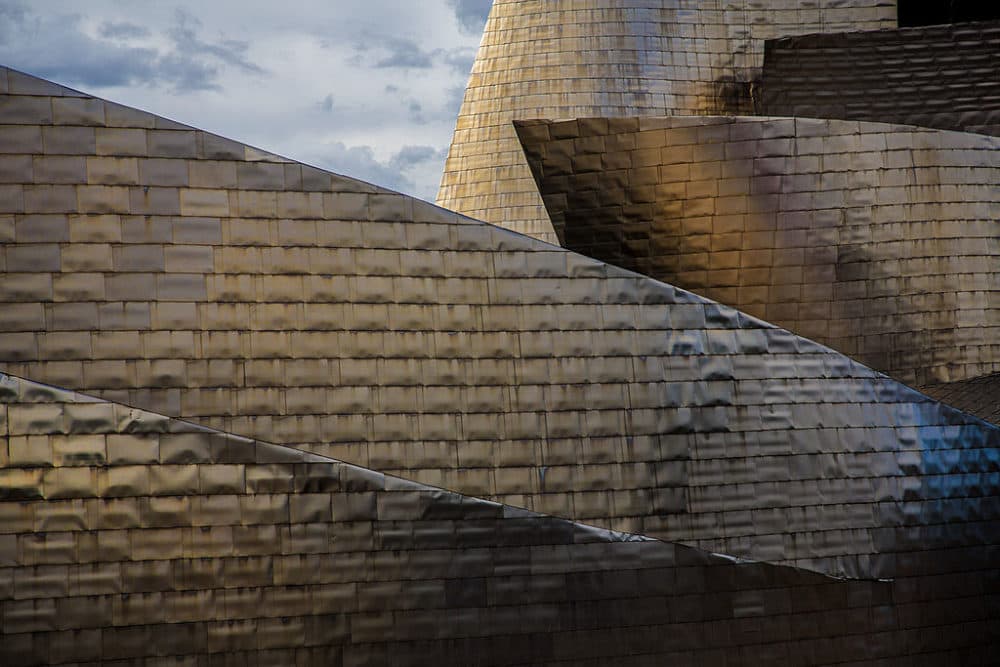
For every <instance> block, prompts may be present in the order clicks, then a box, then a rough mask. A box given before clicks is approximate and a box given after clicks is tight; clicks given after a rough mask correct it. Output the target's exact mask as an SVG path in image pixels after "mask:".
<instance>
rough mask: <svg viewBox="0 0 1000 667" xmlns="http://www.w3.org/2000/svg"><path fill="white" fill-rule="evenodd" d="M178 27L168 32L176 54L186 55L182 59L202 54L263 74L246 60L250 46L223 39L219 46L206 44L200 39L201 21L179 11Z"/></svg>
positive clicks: (177, 15) (244, 69)
mask: <svg viewBox="0 0 1000 667" xmlns="http://www.w3.org/2000/svg"><path fill="white" fill-rule="evenodd" d="M176 17H177V18H176V22H177V25H176V26H174V27H173V28H171V29H170V30H169V31H168V34H169V35H170V38H171V39H172V40H173V42H174V46H175V52H176V53H178V54H184V55H182V56H180V57H181V58H186V59H188V60H191V55H193V54H201V55H206V56H210V57H213V58H216V59H218V60H220V61H222V62H223V63H225V64H227V65H232V66H233V67H237V68H239V69H242V70H243V71H245V72H251V73H253V74H263V73H264V70H263V69H261V68H260V67H259V66H257V65H255V64H254V63H252V62H250V61H249V60H247V58H246V52H247V49H248V48H249V44H247V43H246V42H241V41H238V40H234V39H223V40H221V41H219V42H218V43H217V44H212V43H209V42H206V41H204V40H202V39H201V38H199V37H198V30H199V29H200V28H201V21H199V20H198V19H196V18H195V17H194V16H192V15H191V14H189V13H188V12H185V11H184V10H182V9H178V10H177V12H176Z"/></svg>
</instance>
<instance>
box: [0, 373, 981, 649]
mask: <svg viewBox="0 0 1000 667" xmlns="http://www.w3.org/2000/svg"><path fill="white" fill-rule="evenodd" d="M81 410H83V411H84V412H87V413H102V414H106V415H109V416H111V417H112V418H111V419H103V420H93V421H89V422H85V421H81V420H80V419H79V418H78V414H79V412H80V411H81ZM25 411H27V412H30V413H32V414H33V415H34V418H33V419H32V420H31V421H30V427H22V426H15V424H22V423H24V422H23V421H22V420H20V418H17V417H16V415H19V414H21V413H23V412H25ZM0 414H10V415H14V416H15V418H14V419H12V420H11V421H10V422H9V423H10V426H11V427H12V431H11V429H10V428H5V429H3V431H2V435H0V451H2V452H8V451H12V449H13V447H14V445H15V443H16V442H18V438H19V437H20V436H18V435H14V432H20V431H22V430H24V429H25V428H28V429H29V430H31V432H32V439H31V442H30V443H29V444H28V447H27V449H28V451H29V452H30V454H31V460H30V461H29V460H25V459H21V460H14V459H4V460H0V517H4V520H3V521H2V522H0V618H2V623H0V661H2V662H3V663H4V664H10V665H15V664H16V665H67V664H80V663H86V664H115V665H160V664H295V665H303V666H311V665H331V664H332V665H360V664H386V665H424V664H439V665H456V666H457V665H469V664H477V665H484V666H493V665H528V664H531V665H539V666H545V667H548V666H553V667H554V666H556V665H566V664H574V665H598V664H609V663H611V664H615V665H651V664H698V665H701V664H708V663H716V662H721V663H724V664H744V663H746V662H752V663H754V664H775V665H778V664H781V665H815V664H827V663H834V662H836V663H842V662H843V661H845V660H849V661H852V662H854V663H859V664H881V665H908V664H913V662H914V660H918V661H929V662H940V663H959V662H961V663H963V664H969V663H972V664H986V663H988V662H990V661H991V660H992V658H993V656H995V650H996V640H997V637H998V635H1000V621H998V619H997V617H996V615H995V614H993V613H992V612H991V607H990V605H989V604H988V601H989V600H991V599H995V598H996V595H997V593H998V592H1000V591H998V588H997V586H998V584H997V582H998V577H997V576H996V574H997V570H996V561H995V559H994V558H991V554H992V551H991V550H990V549H989V548H984V547H982V546H977V545H976V544H975V540H974V539H970V537H971V536H970V535H969V534H968V533H967V532H965V531H963V530H962V528H961V526H962V524H960V523H952V524H951V525H949V526H947V527H946V528H945V530H946V531H947V532H948V533H950V534H951V535H952V537H953V538H954V539H955V540H956V545H961V546H960V547H959V548H958V549H957V550H956V552H955V553H956V557H950V556H949V554H948V553H945V552H940V553H937V554H930V553H929V552H925V551H920V550H919V548H922V547H919V545H916V543H914V545H915V546H918V547H919V548H918V550H917V551H914V552H910V553H908V554H907V556H906V558H907V560H909V559H910V558H911V557H915V558H916V562H923V563H924V564H925V565H926V564H927V563H933V564H934V565H935V568H933V570H932V571H928V572H926V573H924V574H919V573H917V572H915V571H909V572H905V573H903V572H901V573H900V577H899V578H898V579H896V580H895V581H872V580H844V579H836V578H833V577H829V576H823V575H820V574H815V573H810V572H804V571H801V570H795V569H793V568H789V567H781V566H775V565H769V564H765V563H758V562H748V561H740V560H736V559H733V558H730V557H727V556H723V555H718V554H711V553H708V552H705V551H700V550H697V549H694V548H690V547H685V546H681V545H677V544H672V543H669V542H661V541H657V540H651V539H649V538H644V537H640V536H635V535H629V534H624V533H616V532H611V531H608V530H602V529H598V528H593V527H589V526H586V525H583V524H580V523H574V522H570V521H566V520H563V519H557V518H554V517H550V516H543V515H539V514H536V513H533V512H527V511H524V510H521V509H517V508H513V507H510V506H504V505H499V504H496V503H492V502H488V501H485V500H480V499H476V498H470V497H466V496H461V495H458V494H455V493H452V492H448V491H443V490H441V489H437V488H433V487H429V486H426V485H422V484H418V483H414V482H411V481H407V480H403V479H399V478H394V477H391V476H387V475H383V474H381V473H378V472H375V471H373V470H370V469H365V468H360V467H357V466H353V465H350V464H347V463H343V462H340V461H336V460H332V459H328V458H325V457H320V456H316V455H312V454H308V453H305V452H301V451H297V450H294V449H289V448H286V447H279V446H275V445H271V444H267V443H264V442H259V441H251V440H248V439H246V438H241V437H237V436H232V435H229V434H226V433H221V432H218V431H213V430H211V429H208V428H204V427H201V426H196V425H194V424H191V423H188V422H182V421H178V420H174V419H170V418H167V417H164V416H161V415H157V414H154V413H150V412H145V411H142V410H137V409H134V408H129V407H126V406H123V405H117V404H112V403H105V402H101V401H96V400H94V399H93V398H90V397H87V396H83V395H81V394H76V393H73V392H69V391H65V390H60V389H55V388H52V387H48V386H45V385H39V384H36V383H33V382H28V381H25V380H21V379H18V378H15V377H11V376H8V375H0ZM8 431H11V432H10V433H8ZM126 443H127V444H126ZM123 445H124V447H123ZM113 449H114V450H117V451H130V452H134V453H135V457H137V459H139V460H141V463H137V462H135V461H133V460H126V459H125V458H122V457H117V458H116V457H115V455H113V454H112V450H113ZM994 451H995V450H994ZM67 452H71V453H74V454H73V455H67ZM77 454H79V455H77ZM994 460H995V459H994ZM192 468H193V469H195V470H196V471H197V480H196V481H195V482H194V483H193V484H192V483H190V482H188V481H186V480H187V479H188V470H189V469H192ZM116 474H118V475H119V479H121V480H130V481H122V482H121V483H120V484H118V485H117V486H114V487H112V486H110V485H108V484H107V483H106V480H107V479H109V478H111V477H112V476H115V475H116ZM143 479H147V480H148V479H161V480H164V483H166V484H168V485H169V486H171V488H172V489H173V490H171V491H169V492H168V493H167V495H156V494H155V491H154V492H153V493H152V494H151V488H150V486H149V485H148V483H147V482H145V481H142V480H143ZM80 480H89V483H88V482H82V483H81V481H80ZM219 480H225V482H224V483H222V484H221V485H220V484H219ZM264 480H267V486H266V488H265V486H263V485H262V482H263V481H264ZM154 485H155V483H154ZM67 495H70V496H72V499H71V500H70V499H65V498H66V496H67ZM991 502H992V507H993V508H994V511H993V514H995V507H996V502H995V499H991ZM994 518H995V517H994ZM994 534H995V531H994ZM993 548H994V549H995V547H993ZM958 554H960V556H959V555H958ZM928 557H929V558H928Z"/></svg>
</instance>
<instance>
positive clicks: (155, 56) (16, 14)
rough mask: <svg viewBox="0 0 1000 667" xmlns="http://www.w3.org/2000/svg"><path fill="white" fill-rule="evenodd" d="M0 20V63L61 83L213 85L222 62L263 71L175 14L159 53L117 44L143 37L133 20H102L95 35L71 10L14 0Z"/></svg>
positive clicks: (240, 47)
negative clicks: (47, 9)
mask: <svg viewBox="0 0 1000 667" xmlns="http://www.w3.org/2000/svg"><path fill="white" fill-rule="evenodd" d="M0 19H2V20H0V60H2V62H3V63H4V64H8V65H10V66H12V67H15V68H20V69H24V70H26V71H28V72H29V73H31V74H36V75H38V76H42V77H51V78H57V79H59V80H60V81H62V82H64V83H68V84H75V85H81V86H86V87H97V88H107V87H115V86H136V85H145V86H152V87H157V86H165V87H168V88H172V89H173V90H175V91H184V90H208V89H214V90H219V89H221V85H220V84H219V78H220V74H221V71H222V69H224V68H225V67H227V66H229V67H234V68H237V69H241V70H243V71H245V72H250V73H254V74H262V73H263V70H262V69H261V68H260V67H258V66H257V65H255V64H254V63H252V62H250V61H249V60H247V58H246V51H247V45H246V43H244V42H237V41H233V40H220V41H219V42H218V43H210V42H207V41H205V40H203V39H201V38H200V37H199V36H198V34H197V30H198V25H199V24H198V22H197V21H196V20H192V18H191V17H190V16H188V15H186V14H184V13H182V12H178V14H177V16H176V19H175V24H174V25H173V26H171V27H170V28H169V29H168V30H167V31H166V34H167V36H168V38H169V40H170V43H171V47H170V48H169V50H163V51H161V50H159V49H154V48H149V47H137V46H132V45H130V44H127V43H122V41H121V40H123V39H134V38H140V37H141V38H148V37H149V36H150V35H151V32H150V30H149V29H148V28H145V27H144V26H141V25H137V24H134V23H128V22H108V21H106V22H104V23H102V24H101V26H100V28H99V29H98V31H97V34H98V38H95V37H91V36H90V35H88V34H87V33H86V31H85V29H84V26H83V22H82V20H81V18H80V16H79V15H77V14H59V13H55V12H52V13H49V14H45V15H41V14H34V13H32V11H31V10H30V9H28V8H27V6H26V5H24V4H23V3H20V2H4V3H2V4H0Z"/></svg>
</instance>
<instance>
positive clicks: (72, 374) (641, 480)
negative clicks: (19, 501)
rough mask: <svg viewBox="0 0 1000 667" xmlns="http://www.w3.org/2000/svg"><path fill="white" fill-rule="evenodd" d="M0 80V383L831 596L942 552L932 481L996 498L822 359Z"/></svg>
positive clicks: (891, 404) (262, 163)
mask: <svg viewBox="0 0 1000 667" xmlns="http://www.w3.org/2000/svg"><path fill="white" fill-rule="evenodd" d="M6 79H7V86H8V92H7V94H6V95H5V97H4V98H3V102H2V105H0V117H2V118H3V119H5V120H6V121H7V123H8V125H6V126H4V128H3V130H2V131H0V146H2V148H0V150H3V151H4V152H5V157H4V158H3V159H2V163H3V164H4V165H5V169H6V173H7V174H8V176H6V180H7V182H8V184H6V185H3V186H0V204H2V206H3V209H2V211H3V212H2V213H0V215H2V216H3V217H2V218H0V219H2V220H4V223H5V228H6V230H7V232H6V233H7V235H8V236H7V239H8V241H7V242H6V243H5V244H4V248H3V251H4V255H3V257H4V262H5V266H6V273H5V275H4V281H3V283H2V285H0V299H2V301H0V303H3V304H4V305H3V308H2V309H0V361H2V367H3V369H5V370H6V371H7V372H9V373H11V374H15V375H18V376H21V377H27V378H31V379H34V380H37V381H42V382H45V383H48V384H53V385H58V386H66V387H70V388H72V389H76V390H81V391H87V392H92V393H96V394H100V395H101V396H103V397H105V398H108V399H109V400H114V401H116V402H121V403H125V404H129V405H134V406H137V407H141V408H145V409H151V410H154V411H157V412H161V413H164V414H169V415H171V416H174V417H180V418H184V419H192V420H196V421H198V422H200V423H202V424H205V425H207V426H211V427H214V428H219V429H220V430H224V431H226V432H230V433H234V434H237V435H240V436H244V437H250V438H255V439H260V440H265V441H268V442H275V443H279V444H283V445H292V446H296V447H300V448H302V449H305V450H308V451H311V452H314V453H318V454H322V455H326V456H331V457H334V458H338V459H341V460H345V461H349V462H351V463H355V464H358V465H361V466H365V467H372V468H376V469H379V470H381V471H383V472H386V473H391V474H397V475H400V476H404V477H408V478H411V479H414V480H415V481H418V482H421V483H427V484H432V485H434V486H440V487H445V488H449V489H453V490H455V491H459V492H462V493H465V494H468V495H473V496H480V497H486V498H490V499H494V500H497V501H500V502H503V503H506V504H511V505H516V506H520V507H526V508H528V509H532V510H535V511H540V512H545V513H549V514H555V515H558V516H563V517H566V518H572V519H575V520H586V521H589V522H592V523H596V524H599V525H602V526H604V527H608V528H613V529H616V530H623V531H628V532H634V533H641V534H646V535H651V536H656V537H662V538H664V539H670V540H677V541H683V542H686V543H689V544H692V545H694V546H697V547H699V548H703V549H708V550H712V551H718V552H721V553H728V554H732V555H736V556H740V557H747V558H754V559H766V560H769V561H775V562H782V563H789V564H796V565H800V566H803V567H810V568H813V569H817V570H820V571H823V572H828V573H834V574H841V573H844V574H850V575H853V576H880V577H883V576H884V577H889V576H894V575H895V574H896V571H895V567H896V561H895V559H894V558H891V557H882V556H881V555H880V554H886V553H892V552H894V551H895V550H896V547H895V546H893V544H887V543H886V542H885V537H884V536H885V534H886V532H885V531H889V532H890V533H891V532H893V531H895V530H897V529H898V528H900V527H901V526H903V525H904V522H912V521H913V519H910V518H909V517H911V516H916V517H919V519H917V523H914V524H913V525H912V528H911V530H910V532H909V533H907V534H908V535H910V533H912V535H911V537H914V539H916V537H915V536H919V539H920V540H921V544H922V545H923V546H922V547H921V548H922V549H935V548H938V547H941V548H944V547H948V548H950V546H949V545H952V543H953V541H954V540H955V539H956V538H955V536H954V535H952V534H950V533H947V532H940V531H939V524H940V521H939V518H938V517H937V515H935V514H934V513H933V512H931V513H927V512H925V511H923V510H922V509H920V508H922V507H923V504H924V503H927V502H937V500H938V499H939V498H941V496H940V495H939V489H938V485H940V484H943V485H944V487H945V488H947V489H949V491H948V497H949V498H951V500H948V501H947V503H948V504H949V507H950V509H949V512H957V515H958V516H961V517H964V518H963V520H968V521H981V520H984V519H982V517H979V513H980V511H981V510H980V508H979V500H976V499H974V498H978V497H980V496H985V497H991V496H993V495H994V486H995V482H994V481H993V478H992V477H987V478H985V479H984V480H981V481H980V483H979V485H977V487H976V489H975V490H970V491H964V490H963V489H962V487H961V486H960V485H959V484H958V483H957V480H959V479H963V478H964V477H963V476H965V475H969V474H980V473H985V469H984V468H982V467H979V463H976V461H979V459H978V458H977V457H978V456H979V454H978V453H977V452H978V451H979V449H980V448H981V447H982V446H984V442H986V441H987V440H988V439H989V438H992V437H993V436H992V435H991V434H992V433H993V431H992V430H991V429H989V428H987V427H985V426H983V425H982V424H981V422H979V421H978V420H976V419H974V418H972V417H969V416H967V415H963V414H961V413H958V412H956V411H954V410H951V409H949V408H946V407H943V406H941V405H939V404H937V403H934V402H932V401H930V400H929V399H927V398H926V397H924V396H922V395H920V394H918V393H916V392H914V391H912V390H911V389H909V388H907V387H905V386H903V385H900V384H899V383H897V382H895V381H893V380H890V379H888V378H886V377H883V376H880V375H878V374H876V373H873V372H872V371H871V370H870V369H868V368H866V367H864V366H861V365H860V364H857V363H855V362H852V361H851V360H850V359H848V358H846V357H844V356H843V355H841V354H839V353H836V352H834V351H832V350H830V349H828V348H825V347H822V346H820V345H817V344H816V343H813V342H810V341H808V340H805V339H803V338H799V337H797V336H794V335H792V334H790V333H788V332H787V331H784V330H781V329H777V328H775V327H773V326H772V325H769V324H766V323H764V322H761V321H759V320H755V319H753V318H751V317H748V316H746V315H744V314H741V313H739V312H738V311H735V310H732V309H730V308H727V307H724V306H720V305H719V304H717V303H715V302H712V301H710V300H707V299H705V298H702V297H698V296H695V295H693V294H690V293H687V292H684V291H682V290H679V289H676V288H674V287H671V286H669V285H664V284H662V283H658V282H656V281H654V280H652V279H649V278H645V277H641V276H637V275H635V274H632V273H629V272H627V271H623V270H621V269H617V268H614V267H611V266H608V265H606V264H603V263H600V262H598V261H596V260H591V259H587V258H584V257H581V256H578V255H575V254H573V253H571V252H568V251H566V250H563V249H561V248H555V247H552V246H549V245H546V244H544V243H541V242H538V241H535V240H533V239H529V238H526V237H522V236H519V235H517V234H514V233H512V232H509V231H507V230H503V229H498V228H495V227H490V226H489V225H485V224H482V223H477V222H474V221H471V220H468V219H464V218H460V217H458V216H455V215H454V214H450V213H447V212H445V211H442V210H440V209H437V208H435V207H432V206H430V205H427V204H423V203H421V202H416V201H413V200H411V199H409V198H406V197H403V196H401V195H397V194H393V193H389V192H387V191H384V190H380V189H378V188H375V187H372V186H369V185H365V184H362V183H359V182H357V181H352V180H350V179H346V178H342V177H339V176H333V175H331V174H327V173H323V172H319V171H317V170H312V169H310V168H308V167H304V166H302V165H299V164H297V163H293V162H289V161H283V160H281V159H280V158H275V157H273V156H268V155H266V154H262V153H260V152H258V151H254V150H253V149H250V148H247V147H245V146H242V145H240V144H236V143H234V142H229V141H226V140H223V139H220V138H218V137H214V136H212V135H209V134H206V133H203V132H199V131H195V130H191V129H187V128H184V127H180V126H176V125H174V124H170V123H169V122H168V121H164V120H162V119H158V118H156V117H155V116H152V115H149V114H143V113H140V112H136V111H133V110H126V109H123V108H121V107H118V106H116V105H112V104H110V103H105V102H104V101H102V100H98V99H95V98H87V97H83V96H79V95H78V94H72V93H68V92H66V91H65V90H64V89H56V88H54V87H52V86H51V85H49V84H45V83H44V82H41V81H40V80H37V79H32V78H29V77H26V76H25V75H22V74H18V73H15V72H12V71H7V72H6ZM47 114H50V115H47ZM39 117H42V118H46V124H45V125H41V126H40V125H37V124H36V123H37V119H38V118H39ZM33 137H34V138H37V139H39V140H40V141H41V143H40V144H36V143H33V142H34V139H33ZM91 139H93V141H91ZM32 150H38V151H40V152H39V153H37V154H32V153H31V151H32ZM26 158H27V159H26ZM252 160H256V161H252ZM53 165H61V167H60V169H61V171H59V172H58V175H53V172H52V171H51V170H52V169H53V168H54V167H53ZM74 165H75V166H74ZM48 181H56V182H55V183H51V182H48ZM990 446H992V445H990ZM970 447H971V448H973V450H974V453H973V454H974V455H973V458H972V459H967V458H965V456H966V455H965V454H963V452H964V451H965V450H966V449H968V448H970ZM927 449H933V450H942V451H947V452H950V453H949V454H948V455H947V457H946V460H947V461H950V462H951V463H949V464H948V465H947V466H944V467H942V465H943V464H942V463H941V462H940V461H939V460H938V459H937V457H936V456H935V457H931V458H930V459H928V460H925V458H926V455H925V450H927ZM949 457H950V458H949ZM952 463H953V465H952ZM911 475H917V476H918V477H919V476H920V475H931V476H933V477H935V479H937V478H939V477H940V480H939V482H936V483H935V485H931V486H928V487H926V488H925V487H923V486H920V485H917V486H916V487H914V485H912V484H910V483H907V482H906V481H905V480H907V479H909V477H910V476H911ZM966 494H968V495H969V496H970V497H971V498H973V499H967V498H966ZM859 507H865V508H867V509H866V510H865V511H864V512H863V513H859V512H858V508H859ZM900 508H907V509H906V511H905V512H903V513H900ZM976 517H979V518H976ZM982 535H983V536H984V539H991V538H989V536H990V535H991V532H990V531H989V530H986V529H985V527H984V529H983V531H982ZM909 539H910V538H907V540H904V541H903V542H901V543H900V547H899V548H900V549H901V550H903V551H909V550H910V549H911V548H912V546H911V545H910V543H909ZM890 542H892V541H890Z"/></svg>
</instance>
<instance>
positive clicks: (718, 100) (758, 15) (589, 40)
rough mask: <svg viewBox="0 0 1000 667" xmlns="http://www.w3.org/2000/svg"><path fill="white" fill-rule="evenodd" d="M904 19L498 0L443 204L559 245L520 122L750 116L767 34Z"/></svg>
mask: <svg viewBox="0 0 1000 667" xmlns="http://www.w3.org/2000/svg"><path fill="white" fill-rule="evenodd" d="M895 26H896V2H895V0H849V1H846V2H845V1H844V0H819V1H818V2H812V3H802V2H797V1H793V0H779V1H776V2H774V1H772V2H766V3H762V2H751V1H750V0H738V1H735V2H734V1H732V0H673V1H670V2H667V1H665V0H561V1H559V2H551V1H540V0H496V1H495V2H494V3H493V9H492V10H491V12H490V17H489V19H488V21H487V23H486V29H485V32H484V34H483V40H482V44H481V45H480V47H479V53H478V55H477V57H476V61H475V64H474V65H473V69H472V75H471V78H470V80H469V85H468V88H467V90H466V93H465V99H464V101H463V103H462V108H461V111H460V113H459V117H458V122H457V126H456V129H455V136H454V139H453V141H452V145H451V150H450V153H449V156H448V161H447V163H446V165H445V173H444V176H443V178H442V180H441V189H440V191H439V192H438V199H437V201H438V203H439V204H440V205H442V206H444V207H446V208H450V209H453V210H455V211H458V212H460V213H463V214H465V215H470V216H472V217H475V218H477V219H480V220H485V221H486V222H490V223H493V224H498V225H501V226H504V227H508V228H510V229H514V230H515V231H518V232H522V233H525V234H529V235H531V236H535V237H537V238H540V239H543V240H546V241H549V242H552V243H557V242H558V239H557V237H556V235H555V233H554V231H553V229H552V226H551V224H550V222H549V219H548V217H547V215H546V213H545V208H544V206H543V204H542V201H541V199H540V198H539V196H538V193H537V190H536V188H535V185H534V182H533V181H532V178H531V173H530V171H529V170H528V167H527V164H526V163H525V161H524V156H523V154H522V152H521V147H520V145H519V143H518V141H517V137H516V136H515V134H514V131H513V129H512V128H511V126H510V123H511V121H512V120H521V119H531V118H576V117H589V116H614V117H618V116H643V115H646V116H662V115H672V114H681V115H683V114H723V113H750V112H752V111H753V109H754V105H753V101H752V90H753V89H754V86H755V82H756V81H757V79H758V78H759V75H760V67H761V61H762V60H763V50H764V40H765V39H769V38H774V37H781V36H785V35H798V34H803V33H813V32H830V31H843V30H862V29H874V28H893V27H895Z"/></svg>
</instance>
